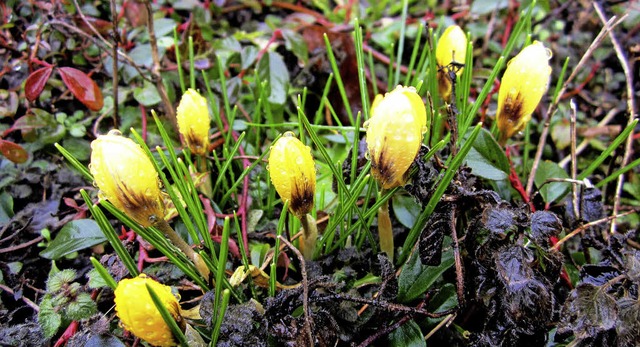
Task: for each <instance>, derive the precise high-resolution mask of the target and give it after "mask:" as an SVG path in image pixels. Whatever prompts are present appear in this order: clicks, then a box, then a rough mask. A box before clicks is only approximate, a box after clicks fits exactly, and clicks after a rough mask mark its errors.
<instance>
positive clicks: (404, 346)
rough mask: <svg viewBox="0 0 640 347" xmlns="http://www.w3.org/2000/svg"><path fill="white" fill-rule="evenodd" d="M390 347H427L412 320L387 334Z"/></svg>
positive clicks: (420, 332) (418, 328)
mask: <svg viewBox="0 0 640 347" xmlns="http://www.w3.org/2000/svg"><path fill="white" fill-rule="evenodd" d="M389 346H391V347H427V342H426V341H425V340H424V335H422V331H420V327H419V326H418V324H417V323H416V322H415V321H414V320H410V321H408V322H407V323H405V324H403V325H401V326H400V327H399V328H398V329H396V330H394V331H392V332H391V333H390V334H389Z"/></svg>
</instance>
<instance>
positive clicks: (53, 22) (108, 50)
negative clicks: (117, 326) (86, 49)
mask: <svg viewBox="0 0 640 347" xmlns="http://www.w3.org/2000/svg"><path fill="white" fill-rule="evenodd" d="M49 24H50V25H54V26H56V25H58V26H61V27H64V28H65V29H67V30H70V31H72V32H73V33H74V34H77V35H80V36H82V37H84V38H86V39H88V40H90V41H92V42H93V43H94V44H95V45H96V46H100V47H101V48H102V50H103V51H105V52H106V53H107V54H109V55H110V56H111V57H112V58H113V59H118V57H120V58H121V59H122V60H124V61H126V62H127V64H129V65H130V66H132V67H133V68H134V69H136V71H137V72H138V74H139V75H140V76H141V77H142V78H143V79H144V80H146V81H149V82H152V80H151V79H150V78H149V77H147V76H145V74H144V71H142V69H141V68H140V66H139V65H138V64H136V63H135V62H134V61H133V59H132V58H131V57H130V56H128V55H127V54H125V53H123V52H121V51H120V50H117V52H118V55H117V56H112V54H113V52H112V49H113V45H112V44H111V43H109V42H108V41H100V40H98V39H96V38H95V37H93V36H91V35H89V34H87V33H85V32H84V31H82V30H80V29H78V28H77V27H75V26H73V25H71V24H69V23H67V22H64V21H61V20H57V19H54V20H51V21H49Z"/></svg>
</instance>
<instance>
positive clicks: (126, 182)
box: [89, 130, 164, 227]
mask: <svg viewBox="0 0 640 347" xmlns="http://www.w3.org/2000/svg"><path fill="white" fill-rule="evenodd" d="M91 149H92V152H91V164H90V165H89V169H90V170H91V174H92V175H93V179H94V180H95V184H96V185H97V186H98V188H99V189H100V196H101V198H105V199H107V200H109V201H110V202H111V203H112V204H113V205H114V206H115V207H116V208H118V209H119V210H121V211H123V212H125V213H126V214H127V215H129V217H131V218H133V219H134V220H135V221H136V222H138V223H140V224H141V225H142V226H145V227H147V226H150V225H152V224H154V223H155V222H156V221H158V220H159V219H162V218H163V216H164V203H163V202H162V197H161V195H160V181H159V179H158V173H157V172H156V170H155V168H154V167H153V164H152V163H151V160H150V159H149V157H148V156H147V155H146V154H145V153H144V151H143V150H142V148H141V147H140V146H139V145H138V144H137V143H135V142H133V140H131V139H129V138H126V137H123V136H122V135H121V134H120V132H119V131H117V130H111V131H110V132H109V133H108V134H107V135H101V136H98V138H97V139H95V140H93V142H91Z"/></svg>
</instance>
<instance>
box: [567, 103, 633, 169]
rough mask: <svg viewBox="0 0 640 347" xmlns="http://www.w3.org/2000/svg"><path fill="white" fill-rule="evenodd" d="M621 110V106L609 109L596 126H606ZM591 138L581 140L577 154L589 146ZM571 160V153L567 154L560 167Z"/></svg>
mask: <svg viewBox="0 0 640 347" xmlns="http://www.w3.org/2000/svg"><path fill="white" fill-rule="evenodd" d="M620 111H622V109H620V108H612V109H611V110H609V112H607V114H606V115H605V116H604V118H602V120H601V121H600V122H599V123H598V125H596V126H595V127H594V128H600V127H604V126H605V125H607V124H609V122H610V121H611V120H612V119H613V118H615V116H616V115H618V113H619V112H620ZM591 140H592V138H586V139H584V140H582V142H580V144H579V145H578V147H577V148H576V156H577V155H580V153H582V151H584V150H585V149H586V148H587V146H589V142H591ZM569 161H571V155H567V156H566V157H564V158H562V160H560V162H559V163H558V165H560V167H562V168H564V167H565V166H567V164H569Z"/></svg>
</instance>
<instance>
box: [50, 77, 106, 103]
mask: <svg viewBox="0 0 640 347" xmlns="http://www.w3.org/2000/svg"><path fill="white" fill-rule="evenodd" d="M58 70H59V71H60V76H62V81H63V82H64V84H65V85H66V86H67V88H69V90H70V91H71V93H72V94H73V95H74V96H75V97H76V98H77V99H78V100H80V102H82V103H83V104H84V105H85V106H87V108H89V109H90V110H92V111H99V110H100V109H101V108H102V105H103V103H104V100H103V99H102V92H100V88H99V87H98V85H97V84H96V82H94V81H93V80H92V79H91V77H89V76H87V74H85V73H84V72H82V71H80V70H78V69H74V68H72V67H61V68H59V69H58Z"/></svg>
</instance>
